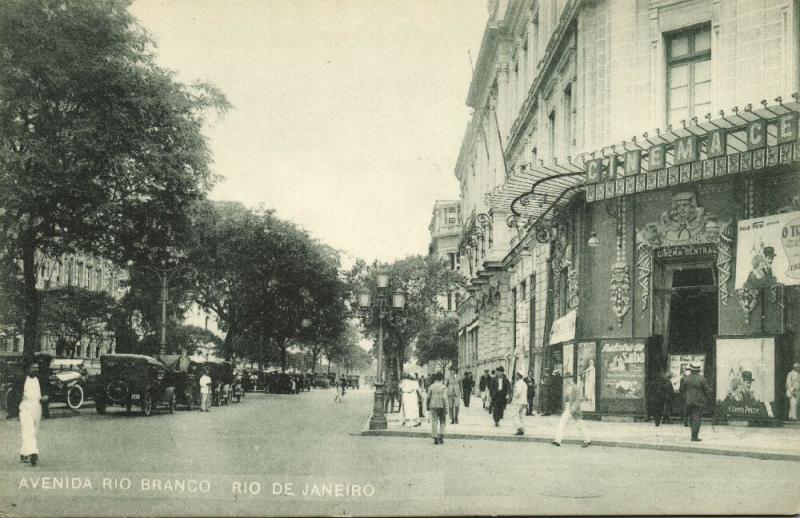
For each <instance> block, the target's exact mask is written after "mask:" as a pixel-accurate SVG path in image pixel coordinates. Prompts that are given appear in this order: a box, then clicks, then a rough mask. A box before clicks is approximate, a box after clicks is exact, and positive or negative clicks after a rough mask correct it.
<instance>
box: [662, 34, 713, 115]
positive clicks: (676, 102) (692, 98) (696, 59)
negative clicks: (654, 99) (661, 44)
mask: <svg viewBox="0 0 800 518" xmlns="http://www.w3.org/2000/svg"><path fill="white" fill-rule="evenodd" d="M666 48H667V122H668V123H669V124H672V125H673V126H676V127H678V125H679V124H680V121H681V120H686V121H689V120H691V118H692V117H702V116H703V115H705V114H706V113H708V112H710V111H711V27H710V26H709V25H708V24H704V25H701V26H697V27H693V28H691V29H689V30H685V31H681V32H677V33H673V34H670V35H668V36H667V38H666Z"/></svg>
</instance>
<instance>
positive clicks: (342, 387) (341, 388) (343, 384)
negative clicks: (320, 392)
mask: <svg viewBox="0 0 800 518" xmlns="http://www.w3.org/2000/svg"><path fill="white" fill-rule="evenodd" d="M346 390H347V380H346V379H345V377H344V376H339V383H338V384H337V385H336V397H335V398H333V400H334V401H335V402H337V403H339V404H340V405H341V404H344V393H345V392H346Z"/></svg>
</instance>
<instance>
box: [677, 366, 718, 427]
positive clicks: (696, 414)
mask: <svg viewBox="0 0 800 518" xmlns="http://www.w3.org/2000/svg"><path fill="white" fill-rule="evenodd" d="M690 368H691V371H692V373H691V374H690V375H689V376H688V377H687V378H686V381H685V382H684V384H683V385H682V386H681V390H682V391H683V393H684V394H683V395H684V398H685V401H686V411H687V413H688V414H689V418H690V419H691V422H692V440H693V441H700V440H702V439H700V423H701V420H702V418H703V410H705V408H706V405H707V404H708V401H709V399H710V398H711V389H710V388H709V386H708V382H707V381H706V379H705V378H704V377H703V376H701V375H700V364H699V363H698V362H692V363H691V364H690Z"/></svg>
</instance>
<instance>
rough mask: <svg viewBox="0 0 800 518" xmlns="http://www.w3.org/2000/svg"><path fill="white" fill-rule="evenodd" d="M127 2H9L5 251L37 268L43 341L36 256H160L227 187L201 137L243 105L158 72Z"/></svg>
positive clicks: (4, 14)
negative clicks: (213, 194) (212, 114)
mask: <svg viewBox="0 0 800 518" xmlns="http://www.w3.org/2000/svg"><path fill="white" fill-rule="evenodd" d="M128 5H129V2H128V1H125V0H36V1H30V0H2V3H1V4H0V134H2V135H3V138H2V139H0V243H3V244H4V246H5V250H3V251H2V252H3V253H4V254H6V256H7V257H10V258H19V259H21V260H22V263H23V272H22V273H23V279H24V311H25V352H26V354H32V352H33V350H34V347H35V346H36V344H37V320H38V315H39V299H38V294H37V292H36V271H37V265H36V264H35V261H36V259H35V258H36V253H37V252H39V253H43V254H46V255H55V256H57V255H59V254H61V253H63V252H65V251H73V250H81V249H82V250H91V251H93V252H96V253H99V254H101V255H103V256H104V257H106V258H109V259H115V260H117V261H118V262H120V263H122V262H124V260H127V259H128V258H134V259H137V260H144V259H147V260H153V259H155V258H154V257H153V254H163V253H164V252H163V251H165V250H166V249H167V247H168V245H171V244H173V242H174V240H175V239H176V235H177V234H179V233H180V232H183V231H186V230H187V229H186V227H187V224H188V218H187V215H186V208H187V207H188V206H189V205H191V204H192V203H194V202H196V201H197V200H199V199H202V198H203V196H204V195H205V192H206V191H207V190H208V189H209V187H210V186H211V185H212V183H213V181H214V175H213V174H212V172H211V170H210V169H209V163H210V161H211V156H210V152H209V149H208V147H207V144H206V141H205V138H204V137H203V135H202V133H201V128H202V126H203V124H204V121H205V118H206V114H207V113H208V110H209V109H214V110H217V111H220V112H224V111H225V110H227V109H228V108H229V104H228V103H227V101H226V100H225V98H224V96H223V95H222V94H221V93H220V92H219V91H218V90H217V89H216V88H215V87H214V86H213V85H209V84H195V85H192V86H186V85H183V84H181V83H178V82H177V81H175V79H174V77H173V74H172V73H171V72H168V71H166V70H163V69H162V68H160V67H159V66H157V65H156V63H155V59H154V52H153V49H154V44H153V42H152V40H151V38H150V36H149V35H148V34H147V32H146V31H145V30H144V29H143V28H142V27H141V26H140V25H139V24H138V22H137V21H136V20H135V19H134V18H133V16H132V15H131V14H130V13H129V12H128V10H127V8H128Z"/></svg>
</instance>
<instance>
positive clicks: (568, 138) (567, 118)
mask: <svg viewBox="0 0 800 518" xmlns="http://www.w3.org/2000/svg"><path fill="white" fill-rule="evenodd" d="M574 110H575V106H574V105H573V104H572V83H570V84H569V85H567V88H566V89H565V90H564V145H565V146H566V147H565V148H564V149H566V150H567V152H566V154H567V155H571V154H572V145H573V144H574V142H575V127H574V126H575V117H573V114H574V113H573V112H574Z"/></svg>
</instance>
